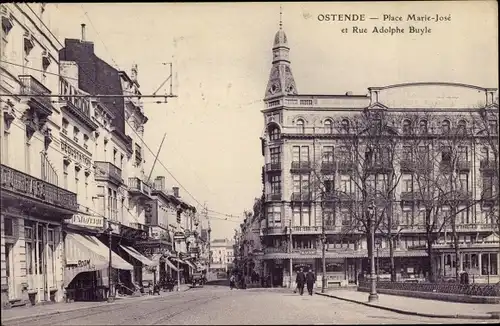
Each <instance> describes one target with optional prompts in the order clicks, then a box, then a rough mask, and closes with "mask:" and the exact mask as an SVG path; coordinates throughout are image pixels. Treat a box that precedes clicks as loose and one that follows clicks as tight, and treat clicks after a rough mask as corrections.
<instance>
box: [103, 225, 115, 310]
mask: <svg viewBox="0 0 500 326" xmlns="http://www.w3.org/2000/svg"><path fill="white" fill-rule="evenodd" d="M105 232H107V234H108V244H109V262H108V302H109V303H111V302H114V301H115V297H114V293H113V292H114V291H113V290H112V286H113V281H112V275H111V273H112V271H113V267H112V257H113V256H112V253H113V251H112V250H111V245H112V239H113V238H112V234H113V228H112V227H111V222H110V221H108V227H107V228H106V230H105Z"/></svg>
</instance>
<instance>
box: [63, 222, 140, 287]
mask: <svg viewBox="0 0 500 326" xmlns="http://www.w3.org/2000/svg"><path fill="white" fill-rule="evenodd" d="M64 247H65V256H66V267H65V270H64V286H65V287H67V286H68V285H69V284H70V283H71V281H72V280H73V279H74V278H75V277H76V276H77V275H78V274H80V273H83V272H93V271H98V270H101V269H104V268H108V266H109V248H108V247H106V245H104V244H103V243H102V242H101V241H99V239H97V238H96V237H94V236H91V235H82V234H78V233H72V232H67V234H66V238H65V240H64ZM111 255H112V256H111V264H112V267H113V268H116V269H125V270H133V269H134V267H133V266H132V265H130V264H129V263H127V262H126V261H125V260H123V259H122V258H121V257H120V256H118V255H117V254H115V253H114V252H113V251H111Z"/></svg>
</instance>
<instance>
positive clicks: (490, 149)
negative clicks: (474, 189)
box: [470, 98, 500, 234]
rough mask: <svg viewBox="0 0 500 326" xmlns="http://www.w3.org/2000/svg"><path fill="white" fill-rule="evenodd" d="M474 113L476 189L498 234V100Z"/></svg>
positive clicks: (472, 115) (499, 196)
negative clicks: (477, 158) (480, 193)
mask: <svg viewBox="0 0 500 326" xmlns="http://www.w3.org/2000/svg"><path fill="white" fill-rule="evenodd" d="M476 109H477V110H476V111H473V112H471V114H470V117H471V120H472V128H473V132H474V145H475V148H476V151H477V153H478V156H479V161H480V163H479V164H480V171H481V176H480V177H479V178H477V179H478V180H479V184H478V185H477V186H478V188H480V189H481V191H482V203H481V204H482V207H483V208H484V209H485V210H487V211H488V217H487V219H488V220H489V221H490V222H491V223H492V224H493V225H495V226H496V230H497V232H498V234H500V218H499V213H500V212H499V203H500V192H499V189H498V182H499V180H500V178H499V169H498V164H499V163H500V159H499V149H498V143H499V140H498V126H499V123H498V120H499V113H498V98H497V100H496V102H494V103H492V104H490V105H484V104H478V105H477V106H476Z"/></svg>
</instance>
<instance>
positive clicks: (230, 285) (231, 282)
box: [229, 274, 236, 290]
mask: <svg viewBox="0 0 500 326" xmlns="http://www.w3.org/2000/svg"><path fill="white" fill-rule="evenodd" d="M235 283H236V277H235V276H234V274H232V275H231V277H230V278H229V288H230V289H231V290H232V289H234V286H235Z"/></svg>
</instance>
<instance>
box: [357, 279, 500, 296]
mask: <svg viewBox="0 0 500 326" xmlns="http://www.w3.org/2000/svg"><path fill="white" fill-rule="evenodd" d="M358 287H359V288H363V289H369V288H370V282H368V281H360V282H359V286H358ZM377 288H379V289H386V290H399V291H416V292H417V291H418V292H434V293H448V294H459V295H470V296H483V297H500V283H497V284H459V283H444V282H443V283H409V282H384V281H382V282H380V281H379V282H377Z"/></svg>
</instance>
